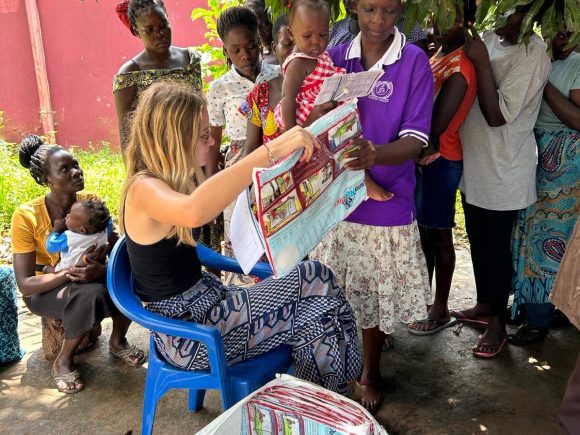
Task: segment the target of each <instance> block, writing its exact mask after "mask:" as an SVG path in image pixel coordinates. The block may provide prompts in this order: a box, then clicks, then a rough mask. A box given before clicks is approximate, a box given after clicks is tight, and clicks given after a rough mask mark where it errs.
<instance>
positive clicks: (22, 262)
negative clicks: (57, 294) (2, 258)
mask: <svg viewBox="0 0 580 435" xmlns="http://www.w3.org/2000/svg"><path fill="white" fill-rule="evenodd" d="M12 258H13V261H14V275H15V277H16V284H17V285H18V289H19V290H20V292H21V293H22V295H23V296H32V295H35V294H41V293H46V292H48V291H50V290H53V289H55V288H56V287H58V286H60V285H63V284H65V283H67V282H69V281H70V280H69V279H68V278H67V277H66V273H67V271H66V270H63V271H60V272H58V273H49V274H46V275H38V276H37V275H36V273H35V272H36V253H35V252H27V253H25V254H14V255H13V257H12Z"/></svg>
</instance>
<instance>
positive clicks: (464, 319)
mask: <svg viewBox="0 0 580 435" xmlns="http://www.w3.org/2000/svg"><path fill="white" fill-rule="evenodd" d="M449 314H450V315H451V317H455V318H456V319H457V321H458V322H461V323H467V324H470V325H480V326H487V324H488V323H489V322H488V321H487V320H480V319H477V318H475V317H471V316H468V315H467V314H465V313H464V312H463V311H461V310H449Z"/></svg>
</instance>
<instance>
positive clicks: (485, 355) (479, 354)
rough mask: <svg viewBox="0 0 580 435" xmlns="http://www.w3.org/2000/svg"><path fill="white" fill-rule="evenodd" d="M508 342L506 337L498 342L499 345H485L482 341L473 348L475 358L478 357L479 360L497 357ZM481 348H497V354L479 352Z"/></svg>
mask: <svg viewBox="0 0 580 435" xmlns="http://www.w3.org/2000/svg"><path fill="white" fill-rule="evenodd" d="M506 342H507V336H506V337H504V338H503V340H502V341H500V342H498V343H484V342H482V341H481V340H480V341H479V342H478V343H477V345H476V346H475V347H474V348H473V356H476V357H478V358H493V357H494V356H496V355H497V354H498V353H500V352H501V350H502V349H503V347H504V346H505V344H506ZM481 346H497V350H496V351H495V352H482V351H479V350H477V349H478V348H480V347H481Z"/></svg>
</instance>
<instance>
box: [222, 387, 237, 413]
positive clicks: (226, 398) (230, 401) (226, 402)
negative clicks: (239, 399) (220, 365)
mask: <svg viewBox="0 0 580 435" xmlns="http://www.w3.org/2000/svg"><path fill="white" fill-rule="evenodd" d="M232 393H233V392H232V391H230V390H229V389H228V388H226V387H225V386H224V387H222V389H221V396H222V410H223V412H226V411H227V410H228V409H230V408H231V407H232V406H233V405H235V404H236V400H235V398H234V397H232V396H233V394H232Z"/></svg>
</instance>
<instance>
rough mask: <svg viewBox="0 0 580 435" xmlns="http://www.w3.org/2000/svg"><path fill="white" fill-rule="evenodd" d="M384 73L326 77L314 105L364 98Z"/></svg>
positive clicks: (373, 72) (370, 72) (375, 72)
mask: <svg viewBox="0 0 580 435" xmlns="http://www.w3.org/2000/svg"><path fill="white" fill-rule="evenodd" d="M383 73H384V71H382V70H380V71H365V72H361V73H350V74H343V75H335V76H332V77H327V78H326V79H325V80H324V83H323V84H322V88H321V89H320V93H319V94H318V96H317V97H316V100H315V101H314V104H315V105H318V104H323V103H326V102H328V101H345V100H350V99H351V98H358V97H366V96H367V95H368V94H369V93H370V92H371V91H372V89H373V87H374V86H375V83H376V82H377V81H378V80H379V78H380V77H381V76H382V75H383Z"/></svg>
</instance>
